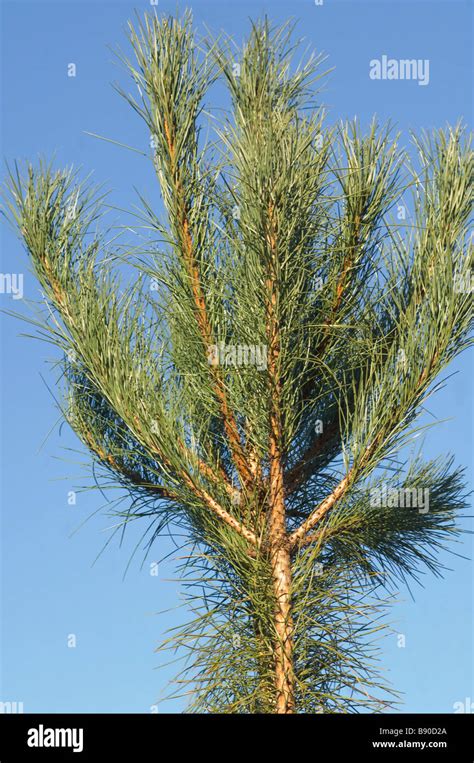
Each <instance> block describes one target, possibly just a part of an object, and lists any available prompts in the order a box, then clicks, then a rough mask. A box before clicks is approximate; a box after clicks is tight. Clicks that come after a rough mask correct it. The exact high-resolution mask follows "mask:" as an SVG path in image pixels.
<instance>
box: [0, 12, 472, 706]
mask: <svg viewBox="0 0 474 763" xmlns="http://www.w3.org/2000/svg"><path fill="white" fill-rule="evenodd" d="M189 5H190V6H191V7H192V8H193V11H194V15H195V22H196V25H197V27H198V28H200V29H201V31H203V24H204V23H206V24H207V25H208V26H209V27H210V28H211V29H212V30H213V31H216V32H217V31H219V30H220V29H221V28H222V29H224V30H225V31H227V32H229V33H231V34H232V35H234V36H235V38H236V39H237V40H238V41H240V40H241V39H242V37H243V36H244V35H245V33H246V31H247V29H248V19H249V17H252V18H256V17H258V16H259V15H261V14H263V13H268V14H269V16H270V17H271V18H272V19H273V20H275V21H283V20H284V19H286V18H287V17H288V16H295V17H296V18H298V19H299V20H300V24H299V27H298V29H299V31H300V33H301V34H304V35H305V36H306V37H307V42H308V44H309V45H310V46H312V47H314V48H315V49H316V50H317V51H321V50H323V51H325V52H326V53H327V54H328V55H329V60H328V65H331V66H335V67H336V69H335V71H334V73H333V74H332V75H331V78H330V80H329V82H328V85H327V90H326V92H325V94H324V101H325V103H326V105H327V106H328V107H329V108H330V110H331V119H335V118H337V117H352V116H354V115H358V116H359V117H360V118H361V120H362V122H363V123H367V122H368V120H369V118H370V117H371V115H372V113H374V112H376V113H377V114H378V115H379V116H380V118H381V119H382V120H385V119H387V118H391V119H392V120H394V121H395V122H396V123H397V124H398V126H399V128H400V129H401V130H402V131H403V140H406V141H408V131H409V130H410V129H411V128H414V129H419V128H422V127H424V128H431V127H435V126H440V125H444V124H445V123H446V122H447V121H449V122H455V121H456V120H457V119H458V118H459V117H461V116H462V117H464V119H465V120H466V121H467V122H468V123H469V124H470V123H471V121H472V101H471V97H472V76H471V71H472V68H471V67H472V50H471V44H472V42H471V21H472V19H471V12H470V10H469V3H465V2H459V1H458V2H457V1H456V0H449V2H436V1H433V0H431V2H428V0H427V1H426V2H413V1H412V0H411V1H410V2H391V3H390V2H383V1H381V0H377V2H375V1H374V2H360V1H355V0H351V1H350V2H339V1H337V0H324V4H323V5H322V6H316V5H315V3H314V0H297V1H295V0H293V1H292V2H290V1H289V0H288V1H287V2H282V1H281V0H274V2H258V1H255V0H254V1H253V2H249V0H239V2H225V1H224V0H196V1H195V2H192V3H190V4H189ZM149 7H150V6H149V4H148V2H142V3H136V4H135V5H133V4H132V3H129V2H92V1H91V2H85V1H83V2H64V0H63V1H62V2H56V3H54V2H53V3H51V2H34V3H29V2H4V3H3V19H2V25H3V30H2V88H3V96H2V117H3V143H2V154H3V156H4V157H5V158H6V159H8V160H12V159H14V158H18V159H24V158H35V157H36V156H37V155H38V154H39V153H43V154H45V155H47V156H51V155H52V154H53V152H54V151H56V152H57V163H58V164H60V165H63V164H67V163H70V162H73V163H74V164H79V165H81V164H82V165H83V167H84V169H85V170H87V171H89V170H94V173H95V178H96V180H97V181H98V182H105V183H106V184H107V185H108V186H109V187H110V188H111V189H112V191H113V194H112V202H113V203H114V204H116V205H117V206H119V207H126V206H130V204H131V203H133V202H134V200H135V197H134V195H133V186H136V187H138V188H140V189H141V190H143V191H145V193H146V194H147V196H148V197H149V198H151V199H154V200H156V204H157V205H158V203H159V202H158V192H157V187H156V183H155V181H154V177H153V171H152V169H151V166H150V164H149V163H147V161H146V160H145V159H144V158H143V157H140V156H139V155H138V154H134V153H131V152H127V151H125V150H122V149H119V148H117V147H116V146H113V145H111V144H107V143H104V142H102V141H99V140H97V139H94V138H91V137H89V136H87V135H85V133H84V131H91V132H95V133H98V134H101V135H105V136H109V137H110V138H113V139H115V140H118V141H122V142H123V143H126V144H129V145H131V146H135V147H137V148H140V149H144V150H147V147H148V135H147V132H146V129H145V127H144V125H143V124H142V123H141V122H140V120H139V119H138V118H137V117H136V116H135V115H134V113H133V112H132V111H131V110H130V108H129V107H127V105H126V104H125V103H124V102H123V101H122V100H121V99H120V98H119V97H118V96H117V95H116V93H114V91H113V90H112V88H111V86H110V83H111V81H113V80H117V79H119V80H121V81H122V82H124V81H125V80H126V78H125V77H124V75H123V73H122V72H121V71H120V69H118V68H117V66H116V64H115V63H114V60H113V56H112V54H111V52H110V50H109V49H108V48H107V46H108V45H112V46H115V45H116V44H119V45H120V46H121V47H122V48H126V38H125V34H124V27H125V23H126V21H127V19H129V18H131V17H132V15H133V12H134V8H137V9H138V10H139V12H142V11H145V10H148V9H149ZM181 7H184V6H183V5H182V6H181ZM175 8H176V3H175V2H174V0H173V1H172V2H168V1H167V0H159V10H160V11H170V12H173V11H174V10H175ZM382 54H387V55H388V56H391V57H395V58H422V59H425V58H429V59H430V84H429V85H428V86H427V87H421V86H418V85H417V83H416V82H388V81H386V82H374V81H372V80H370V79H369V76H368V71H369V61H370V59H372V58H379V57H380V56H381V55H382ZM68 63H75V64H76V66H77V76H76V78H68V77H67V65H68ZM1 271H2V272H4V273H10V272H16V273H18V272H23V273H25V298H29V299H36V298H37V297H38V287H37V284H36V283H35V281H34V279H33V277H32V276H31V275H30V274H29V273H28V270H27V262H26V257H25V255H24V253H23V251H22V248H21V245H20V244H19V242H18V241H17V240H16V238H15V237H14V236H13V234H12V233H11V232H9V231H6V230H5V229H4V230H3V232H2V265H1ZM19 306H20V309H21V303H20V302H14V301H12V299H11V297H10V296H9V295H0V307H4V308H14V309H18V308H19ZM2 323H3V328H2V332H3V336H2V340H3V341H2V351H1V360H2V367H3V368H2V377H3V378H2V387H3V389H2V401H3V404H2V515H1V522H2V528H1V529H2V535H1V538H2V542H1V552H2V584H3V588H2V599H1V619H2V646H1V657H2V680H1V688H0V700H3V701H8V700H10V701H22V702H23V703H24V709H25V711H26V712H38V711H50V712H61V711H65V712H80V711H86V712H150V707H151V706H152V705H153V704H154V703H155V702H156V701H157V699H159V697H160V696H162V694H163V693H165V692H166V684H167V680H168V679H169V678H170V677H171V676H172V675H173V666H171V667H162V669H161V670H158V668H159V666H160V665H162V663H163V657H161V656H160V655H159V654H155V653H154V648H155V647H156V646H157V644H158V643H159V641H160V638H161V636H162V634H163V632H164V631H165V629H166V627H167V626H169V625H172V624H173V623H175V622H176V619H177V617H179V614H178V613H176V611H173V608H174V607H175V606H176V604H177V600H178V593H179V585H178V584H177V583H176V582H172V580H171V579H172V578H173V577H174V575H175V568H174V562H173V560H172V559H170V560H168V561H167V562H165V563H163V564H162V565H161V566H160V574H159V576H158V577H152V576H151V575H150V569H149V562H150V561H154V560H157V559H159V558H161V557H162V556H164V555H165V554H166V553H167V552H169V551H170V550H171V546H170V543H169V541H168V540H167V539H163V540H162V541H160V542H158V543H157V544H156V547H155V549H154V551H153V552H152V555H151V557H150V558H149V562H148V563H147V564H146V565H145V566H144V568H143V569H140V561H141V559H142V555H141V552H139V554H138V556H137V557H136V561H135V562H134V563H133V564H132V567H131V569H130V571H129V573H128V575H127V577H126V578H125V580H123V579H122V578H123V573H124V570H125V566H126V563H127V561H128V559H129V557H130V554H131V553H132V550H133V547H134V545H135V543H136V542H137V540H138V538H139V528H134V529H132V530H131V531H130V532H129V534H128V535H127V536H126V539H125V545H124V547H123V548H121V549H120V548H118V545H117V543H115V542H114V543H112V544H111V545H110V546H109V547H108V549H107V550H106V551H105V553H104V554H103V555H102V556H101V557H100V559H99V560H98V562H97V563H96V564H95V566H92V562H93V560H94V558H95V557H96V555H97V553H98V552H99V551H100V549H101V547H102V544H103V543H104V542H105V540H106V539H107V537H108V532H107V527H108V526H109V524H110V521H109V520H108V519H107V518H106V517H104V516H103V515H102V516H96V517H94V518H93V519H92V520H91V521H90V522H88V523H86V524H85V525H84V527H82V529H81V530H80V531H79V532H77V533H76V534H74V535H72V536H71V533H72V531H73V530H74V529H76V528H77V527H78V526H79V525H80V523H81V522H82V521H83V520H84V519H85V518H86V517H87V516H88V515H89V514H91V513H92V512H94V511H95V510H97V509H98V508H99V507H100V506H101V505H102V504H103V503H104V500H103V498H102V497H101V495H100V494H99V493H97V492H94V491H91V492H87V493H79V494H78V496H77V503H76V505H75V506H71V505H68V500H67V498H68V491H70V490H73V489H75V487H77V486H78V485H80V484H81V483H82V482H83V479H84V472H83V469H82V467H81V462H82V461H84V462H85V461H87V457H86V454H85V453H84V452H82V453H81V452H78V453H76V452H73V451H72V450H67V449H76V450H78V449H79V445H78V442H77V440H76V439H75V437H74V435H73V434H72V433H71V432H70V431H68V430H67V429H66V428H63V429H62V431H61V432H59V431H58V428H55V429H54V430H53V431H52V433H51V435H50V436H49V438H48V439H47V440H46V443H45V444H43V443H44V440H45V437H46V435H47V434H48V432H49V431H50V430H51V428H52V427H53V425H54V423H55V421H56V420H57V417H58V412H57V410H56V409H55V407H54V401H53V399H52V396H51V394H50V392H49V391H48V389H47V388H46V386H45V384H44V383H43V381H42V379H41V378H40V374H42V375H43V377H44V378H45V379H46V381H47V382H48V383H49V384H50V385H52V384H53V376H52V374H51V372H50V369H49V367H48V365H47V364H46V363H45V360H46V359H47V358H48V357H51V352H52V351H51V350H50V349H49V348H48V347H47V346H46V345H44V344H42V343H39V342H35V341H33V340H30V339H26V338H21V337H20V336H19V334H20V333H21V332H22V331H23V330H26V327H25V326H24V325H21V324H20V323H19V322H18V321H15V320H13V319H12V318H2ZM452 370H453V371H458V372H459V373H458V374H457V375H456V376H454V378H452V379H451V380H450V382H449V386H448V388H447V389H445V390H444V391H442V392H441V393H440V394H438V395H437V397H436V398H435V399H433V400H432V402H431V405H430V411H431V413H432V414H433V415H434V416H436V417H438V418H440V419H447V418H449V421H447V422H446V423H442V424H440V425H439V426H438V427H437V428H436V429H435V430H432V431H431V433H430V434H429V435H428V436H427V438H426V441H425V445H424V454H425V456H426V457H427V458H428V457H432V456H434V455H436V454H438V453H440V452H448V451H449V452H452V453H454V455H455V457H456V461H457V462H458V463H463V464H465V465H467V467H468V469H469V479H471V478H472V455H471V453H472V370H473V368H472V361H471V358H469V357H467V356H464V357H463V358H461V359H460V360H459V361H457V362H456V363H455V364H454V365H453V367H452ZM79 450H80V449H79ZM457 550H458V551H460V552H461V553H463V554H465V555H466V556H470V555H471V545H470V542H469V537H467V539H465V541H464V545H463V546H462V547H459V548H458V549H457ZM443 559H444V561H445V563H446V565H447V566H448V567H449V568H450V570H449V571H448V572H447V573H446V575H445V578H444V579H442V580H440V579H436V578H433V577H431V576H429V575H427V576H425V579H424V580H425V587H424V588H422V587H418V586H416V585H414V586H413V589H412V590H413V593H414V596H415V602H413V601H412V600H411V598H410V595H409V593H408V592H407V591H406V590H403V591H401V593H400V599H401V602H400V603H399V604H398V605H396V606H395V607H394V608H393V610H392V613H391V615H392V620H393V621H394V627H395V631H396V633H403V634H404V635H405V637H406V646H405V648H399V647H398V646H397V636H396V634H394V635H392V636H390V637H389V638H387V639H386V641H385V642H384V645H383V665H384V669H385V670H386V672H387V675H388V677H389V678H390V679H391V680H392V681H393V683H394V684H395V686H396V687H397V688H399V689H400V690H401V691H403V692H404V695H405V704H404V707H403V709H404V710H406V711H415V712H423V711H426V712H427V711H432V712H453V704H454V703H455V702H463V701H465V698H466V697H472V698H474V689H473V686H472V665H473V661H472V640H473V639H472V636H473V628H472V613H473V601H472V572H471V570H472V568H471V564H470V562H468V561H466V560H464V559H461V558H458V557H456V556H452V555H445V556H444V557H443ZM165 609H171V611H169V612H168V613H166V614H164V615H158V614H157V613H158V612H159V611H160V610H165ZM68 634H75V635H76V638H77V646H76V648H68V645H67V638H68ZM182 707H183V703H182V702H181V703H174V704H173V703H170V702H168V703H163V704H162V705H160V711H164V710H172V709H177V710H180V709H182Z"/></svg>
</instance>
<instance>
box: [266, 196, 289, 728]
mask: <svg viewBox="0 0 474 763" xmlns="http://www.w3.org/2000/svg"><path fill="white" fill-rule="evenodd" d="M268 217H269V230H268V235H267V244H268V246H269V249H270V252H271V260H272V263H271V267H270V273H269V277H268V281H267V287H268V294H269V299H268V305H267V335H268V340H269V347H268V374H269V381H270V395H271V403H270V438H269V457H270V458H269V461H270V474H269V523H268V546H269V552H270V565H271V574H272V586H273V597H274V626H275V647H274V660H275V710H276V712H277V713H279V714H283V713H293V712H294V706H295V697H294V668H293V619H292V616H291V557H290V548H289V542H288V533H287V530H286V516H285V493H284V484H283V458H282V455H283V454H282V452H281V447H282V421H281V380H280V368H279V360H280V350H281V347H280V326H279V320H278V297H277V291H276V287H275V281H276V274H275V270H274V268H275V264H276V261H277V238H276V229H277V226H276V221H275V219H274V207H273V205H272V204H270V205H269V209H268Z"/></svg>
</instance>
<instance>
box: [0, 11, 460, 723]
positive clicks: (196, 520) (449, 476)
mask: <svg viewBox="0 0 474 763" xmlns="http://www.w3.org/2000/svg"><path fill="white" fill-rule="evenodd" d="M293 34H294V30H293V27H292V25H291V24H285V25H284V26H282V27H279V28H274V27H272V26H271V24H270V23H269V22H268V21H267V20H264V21H262V22H259V23H256V24H254V25H252V28H251V30H250V33H249V37H248V40H247V41H246V42H245V43H244V45H243V47H242V49H241V50H239V49H238V48H237V47H236V46H234V44H233V43H232V41H231V40H230V39H229V40H225V39H223V38H222V39H220V40H218V41H212V40H209V39H208V40H207V41H206V40H198V39H197V37H196V36H195V33H194V32H193V28H192V19H191V16H190V14H189V13H186V14H185V15H184V16H183V17H181V18H173V17H169V18H167V17H163V18H159V17H158V16H156V15H150V16H145V18H144V20H143V21H140V20H139V21H138V22H137V23H136V24H135V25H132V24H130V41H131V45H132V49H133V54H134V60H133V63H132V62H130V61H129V60H128V59H126V58H125V57H122V60H123V61H124V62H125V64H126V66H127V67H128V69H129V71H130V73H131V76H132V78H133V80H134V83H135V85H136V86H137V92H138V96H136V97H134V96H132V95H130V94H128V93H126V92H124V91H120V92H121V93H122V95H123V96H124V97H125V98H126V99H127V101H128V102H129V103H130V105H131V106H132V107H133V109H134V110H135V111H136V112H137V113H138V114H139V115H140V117H142V119H143V120H144V122H145V125H146V129H147V131H148V133H150V134H151V136H152V138H153V140H152V146H153V149H152V160H153V163H154V167H155V169H156V174H157V177H158V180H159V184H160V188H161V194H162V199H163V204H164V208H165V210H166V220H165V221H163V220H162V219H160V218H159V217H158V215H157V213H156V211H155V210H154V207H153V204H151V203H150V202H148V201H146V200H145V199H144V198H143V197H141V196H140V208H139V211H138V212H137V214H136V216H137V224H140V225H142V229H143V231H144V236H143V239H142V242H143V243H142V244H141V245H140V246H139V247H137V246H132V245H127V244H126V243H121V239H118V240H117V238H116V236H115V237H112V239H111V238H110V236H107V231H106V228H105V226H104V224H102V227H103V228H105V231H104V230H102V231H101V227H100V225H101V224H100V220H101V218H102V216H103V213H104V210H105V211H106V210H107V204H106V200H105V196H104V195H103V194H102V192H101V191H100V190H97V189H95V188H93V187H92V186H91V185H90V183H89V182H88V181H81V180H80V178H79V177H78V174H77V172H76V171H74V170H72V169H66V170H55V169H54V168H53V166H52V165H51V164H48V163H47V162H44V161H41V162H40V163H39V164H38V165H32V164H29V165H28V166H27V169H26V171H23V170H21V168H19V167H18V166H17V165H15V168H14V169H13V170H11V171H10V172H9V177H8V179H7V183H6V203H5V205H4V209H5V211H6V214H7V216H9V217H10V218H11V219H13V220H14V221H15V224H16V225H17V226H18V229H19V232H20V234H21V237H22V239H23V242H24V245H25V247H26V250H27V252H28V255H29V257H30V259H31V263H32V266H33V269H34V272H35V274H36V276H37V278H38V281H39V283H40V285H41V289H42V292H43V295H44V298H45V300H46V305H47V307H46V309H45V310H42V311H41V312H40V314H39V316H38V318H30V320H31V322H33V323H34V324H35V325H36V326H37V327H38V331H39V335H40V336H41V337H43V338H45V339H47V341H49V342H52V343H53V344H54V345H55V346H57V347H58V348H60V350H61V364H60V369H61V380H62V382H61V383H62V386H63V388H64V393H63V399H64V404H63V412H64V417H65V419H66V420H67V421H68V422H69V424H70V425H71V427H72V428H73V430H74V431H75V432H76V433H77V435H78V436H79V438H80V439H81V441H82V443H83V444H84V445H85V446H86V447H87V448H88V449H89V450H90V452H91V454H92V456H93V461H94V463H96V464H97V463H99V464H101V465H102V466H103V467H104V469H105V470H107V474H110V473H111V474H112V475H113V479H114V481H115V482H116V483H117V484H119V485H121V486H123V487H124V488H126V490H127V494H128V493H129V494H130V496H131V498H130V502H129V505H128V507H127V510H126V511H123V510H119V509H117V514H118V516H119V518H120V522H121V524H122V526H123V527H124V528H125V527H126V526H128V524H129V523H130V522H131V521H135V520H136V519H137V518H139V517H145V518H148V520H149V522H150V523H151V524H150V525H149V532H150V534H149V545H151V544H152V543H154V542H155V540H156V538H157V536H158V535H159V534H160V533H162V532H163V531H164V530H165V529H167V531H169V532H171V534H172V535H173V537H176V539H178V537H181V535H182V533H183V532H184V533H185V535H186V541H185V546H186V554H185V556H186V560H185V563H184V569H183V580H184V581H185V582H186V591H187V604H188V606H189V607H190V608H191V610H192V612H193V615H192V621H191V622H190V623H188V624H187V625H185V626H183V627H180V628H178V629H176V631H175V632H173V633H172V634H171V636H170V639H169V640H168V641H167V642H165V645H164V648H169V649H172V650H174V649H178V651H179V653H180V654H182V655H184V659H185V661H186V662H185V666H184V668H183V673H182V674H181V675H180V676H179V677H178V679H177V680H178V686H180V687H181V685H182V684H183V683H184V687H185V688H184V691H186V687H187V686H188V685H189V684H190V685H191V687H192V703H191V705H190V709H191V710H192V711H210V712H216V711H220V712H231V713H241V712H268V713H291V712H340V711H343V712H353V711H357V710H359V709H363V708H369V709H370V708H371V709H376V710H381V709H384V708H385V707H387V706H390V705H388V704H387V703H390V702H391V701H392V700H391V699H390V695H389V694H387V692H388V691H389V688H388V687H386V686H385V682H384V681H382V679H381V677H380V671H379V669H378V664H377V654H378V648H377V639H378V638H379V636H380V635H381V634H382V633H383V632H384V627H385V626H384V624H383V619H382V620H381V617H382V615H383V613H384V610H385V607H386V606H387V605H388V604H389V603H390V598H391V591H392V590H393V586H394V585H396V584H397V580H399V579H402V580H404V579H406V578H408V577H414V578H416V577H417V575H418V573H419V571H420V570H421V569H422V568H423V566H425V567H428V568H429V570H431V571H433V572H435V573H439V570H440V564H439V562H438V560H437V554H436V552H437V551H438V550H439V548H441V547H444V546H445V544H446V543H447V542H448V541H450V540H451V539H452V538H455V537H456V536H457V535H458V534H459V532H460V530H459V526H458V522H457V516H458V515H459V512H460V511H462V509H463V508H464V507H465V506H466V488H465V485H464V477H463V470H462V469H461V468H456V467H454V466H453V460H452V458H450V457H440V458H439V459H436V460H433V461H428V462H425V461H423V459H422V457H421V455H420V453H419V452H418V453H415V452H414V450H413V448H412V447H411V446H410V443H412V442H413V440H414V438H415V436H417V435H418V434H419V432H420V429H421V428H422V425H421V423H420V421H419V417H420V413H421V412H422V409H423V405H424V403H425V401H426V399H427V397H428V396H429V395H431V394H432V393H433V392H434V391H435V390H436V389H437V387H438V386H439V384H440V381H439V379H438V377H439V375H440V373H441V372H442V371H443V370H444V369H445V368H446V366H447V365H448V363H449V362H450V361H451V360H452V359H453V358H454V357H455V356H456V355H457V354H458V353H459V352H461V351H462V350H463V349H464V348H466V347H467V346H468V345H469V344H470V339H469V331H470V327H471V320H472V311H471V296H470V293H469V292H470V289H469V288H460V284H469V283H470V279H471V269H472V245H471V244H470V243H469V241H468V227H469V221H470V214H471V205H472V188H473V186H472V172H473V155H472V151H471V148H470V140H469V137H468V136H466V134H465V130H464V128H463V127H462V126H461V125H458V126H456V127H453V128H451V127H447V128H446V129H444V130H439V131H435V132H434V133H433V134H429V135H428V134H424V135H423V136H422V137H421V138H416V137H414V138H413V140H414V145H415V150H414V152H412V153H415V154H416V158H415V159H412V158H410V157H411V154H410V153H409V151H408V150H407V149H402V148H401V147H400V146H399V140H400V139H399V136H398V135H396V134H394V131H393V129H392V128H391V127H390V126H389V125H388V126H379V125H378V124H377V122H376V121H375V120H374V121H373V123H372V125H371V127H370V129H369V131H368V132H367V134H365V133H363V132H362V130H361V128H360V126H359V124H358V123H357V121H353V122H348V123H340V124H336V125H332V126H327V118H326V114H325V112H324V110H323V109H322V108H321V107H320V106H318V105H317V104H316V103H315V101H314V97H315V93H316V92H317V91H316V82H317V80H318V79H319V78H320V77H321V76H323V75H322V59H321V57H315V56H311V57H309V58H306V59H305V60H304V61H303V62H302V63H300V64H298V65H295V63H294V55H295V50H296V46H295V45H294V44H293ZM216 81H220V82H224V83H225V84H226V85H227V88H228V92H229V94H230V100H229V104H230V105H229V108H228V110H227V111H226V112H225V114H224V116H223V117H222V116H219V118H217V117H216V116H212V118H211V119H210V120H207V121H208V124H209V129H208V132H207V134H206V135H203V133H202V132H200V129H202V126H203V125H205V124H206V112H204V98H205V97H207V93H208V91H209V89H210V88H211V91H210V92H211V93H212V87H213V85H214V83H215V82H216ZM220 114H221V112H219V115H220ZM402 194H403V198H404V199H408V198H410V199H411V201H409V202H406V203H407V204H408V205H409V209H410V214H409V215H407V219H406V221H403V220H400V219H399V217H400V215H399V216H398V217H397V214H396V212H397V209H399V208H400V207H399V205H400V204H401V201H400V200H401V198H402ZM127 265H132V266H133V268H134V269H135V270H134V273H135V274H136V278H134V279H133V281H132V282H129V281H126V280H124V279H125V270H126V266H127ZM127 272H128V271H127ZM150 285H152V288H150ZM409 446H410V447H409ZM420 496H422V498H420ZM177 542H178V541H177ZM180 690H181V689H179V691H180ZM394 696H396V693H394Z"/></svg>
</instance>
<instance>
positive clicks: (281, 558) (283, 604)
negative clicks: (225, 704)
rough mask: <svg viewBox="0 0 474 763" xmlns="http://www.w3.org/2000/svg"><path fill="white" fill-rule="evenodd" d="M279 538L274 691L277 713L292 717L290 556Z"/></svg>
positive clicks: (274, 552) (273, 555)
mask: <svg viewBox="0 0 474 763" xmlns="http://www.w3.org/2000/svg"><path fill="white" fill-rule="evenodd" d="M285 540H286V539H283V538H281V537H280V539H279V542H277V543H276V544H275V547H274V548H272V550H271V565H272V581H273V595H274V597H275V631H276V639H275V655H274V657H275V690H276V712H277V713H293V712H294V709H295V697H294V668H293V619H292V616H291V560H290V552H289V549H288V546H287V543H286V542H285Z"/></svg>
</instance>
